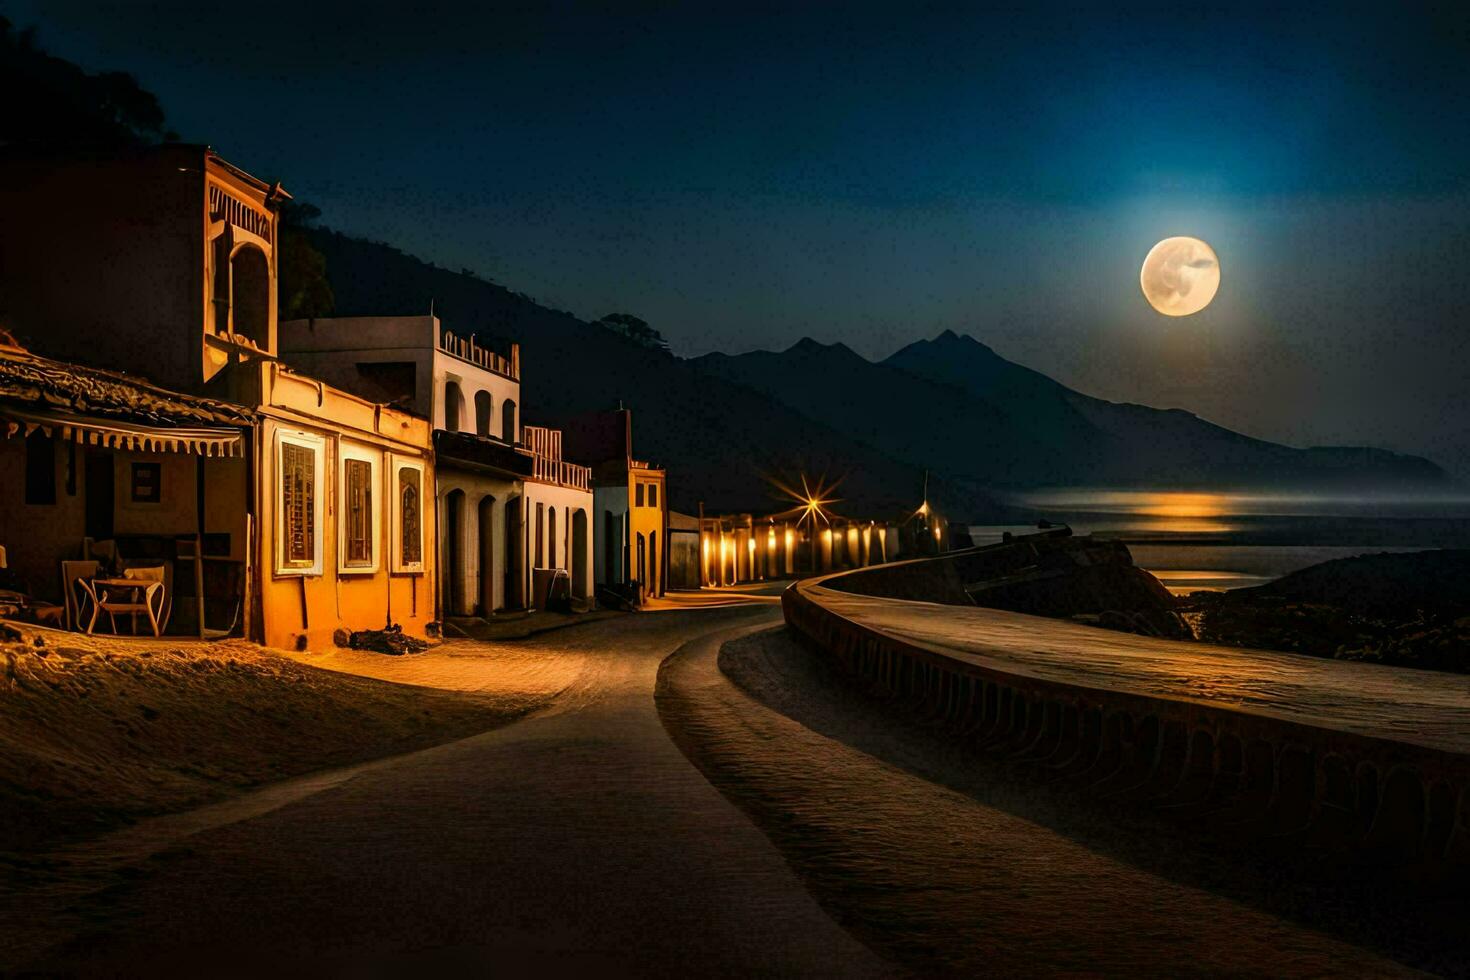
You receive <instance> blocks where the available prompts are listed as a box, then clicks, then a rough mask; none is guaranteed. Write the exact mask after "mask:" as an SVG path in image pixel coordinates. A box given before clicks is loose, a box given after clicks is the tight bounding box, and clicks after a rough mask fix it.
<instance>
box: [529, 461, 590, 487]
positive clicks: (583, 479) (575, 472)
mask: <svg viewBox="0 0 1470 980" xmlns="http://www.w3.org/2000/svg"><path fill="white" fill-rule="evenodd" d="M531 478H532V479H534V480H540V481H541V482H542V483H555V484H556V485H557V486H561V487H571V488H572V489H574V490H586V489H588V488H589V487H591V486H592V470H591V469H590V468H588V467H586V466H578V465H577V464H576V463H568V462H567V461H566V460H561V459H548V458H547V457H545V456H537V455H534V454H533V455H532V456H531Z"/></svg>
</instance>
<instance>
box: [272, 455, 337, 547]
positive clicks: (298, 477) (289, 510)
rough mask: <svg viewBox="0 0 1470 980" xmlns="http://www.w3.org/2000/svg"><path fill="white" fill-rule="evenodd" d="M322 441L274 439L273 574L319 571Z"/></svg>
mask: <svg viewBox="0 0 1470 980" xmlns="http://www.w3.org/2000/svg"><path fill="white" fill-rule="evenodd" d="M324 448H325V440H323V439H322V437H321V436H315V435H309V434H307V433H305V432H281V433H279V434H278V435H277V439H276V510H277V513H276V530H277V536H276V573H277V574H278V575H292V574H299V575H320V574H321V571H322V542H321V533H320V530H321V524H322V494H321V488H322V456H323V450H324Z"/></svg>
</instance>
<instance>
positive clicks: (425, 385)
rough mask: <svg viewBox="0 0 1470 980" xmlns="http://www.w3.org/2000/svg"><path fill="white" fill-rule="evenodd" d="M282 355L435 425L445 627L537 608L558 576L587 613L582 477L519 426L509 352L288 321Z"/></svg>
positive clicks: (411, 323) (391, 320) (361, 324)
mask: <svg viewBox="0 0 1470 980" xmlns="http://www.w3.org/2000/svg"><path fill="white" fill-rule="evenodd" d="M281 347H282V356H283V357H285V358H287V359H288V360H289V361H290V362H291V363H292V364H293V365H295V366H297V367H299V368H301V369H302V370H304V371H307V372H309V373H311V374H313V375H315V376H318V377H321V378H324V379H326V380H328V381H330V382H332V383H334V384H339V385H341V386H342V387H344V388H347V389H348V390H351V391H355V392H357V393H359V394H361V395H364V396H366V397H370V398H373V399H377V400H381V401H386V402H389V403H392V404H400V405H405V406H408V407H410V408H411V409H412V410H413V411H414V412H416V413H418V414H421V415H423V416H425V417H426V418H429V419H432V420H433V425H434V429H435V436H434V438H435V451H436V457H437V473H438V496H437V511H438V514H439V524H440V527H441V528H442V534H441V537H440V541H439V559H440V567H441V568H442V569H443V575H442V577H441V590H440V595H439V608H440V611H441V613H442V615H444V616H488V615H492V614H494V613H495V612H499V611H505V610H518V609H523V608H527V607H539V606H541V605H543V604H544V601H545V598H546V586H545V584H544V582H545V581H546V580H548V578H549V577H552V576H554V573H555V572H556V571H557V570H561V571H562V572H564V573H565V575H566V578H567V586H568V591H569V592H570V595H571V598H572V600H573V603H574V605H580V606H583V607H585V606H587V605H590V603H591V601H592V596H593V591H592V580H591V577H590V575H589V571H590V562H591V554H592V552H591V547H592V536H591V528H590V524H589V522H590V514H591V511H592V505H593V500H592V494H591V484H590V480H589V474H588V472H587V468H586V467H583V466H579V465H577V464H575V463H572V462H570V461H567V460H564V459H563V458H562V455H561V433H560V432H559V431H558V430H555V429H546V428H542V427H538V426H524V425H522V422H521V416H520V410H521V407H520V406H521V391H520V383H521V362H520V348H519V346H518V345H516V344H510V345H508V349H507V350H506V351H505V352H504V353H501V352H498V351H494V350H491V349H489V348H486V347H483V346H481V345H480V344H479V343H478V342H477V341H476V339H475V338H474V337H473V336H463V335H460V334H458V333H455V332H454V331H452V330H450V329H449V328H447V327H445V326H444V325H443V324H442V323H441V322H440V321H439V319H438V318H437V317H435V316H432V315H428V316H407V317H334V318H325V319H314V320H298V321H290V322H287V323H283V324H282V325H281ZM548 573H551V575H548ZM538 580H540V581H541V582H542V583H543V584H541V585H538Z"/></svg>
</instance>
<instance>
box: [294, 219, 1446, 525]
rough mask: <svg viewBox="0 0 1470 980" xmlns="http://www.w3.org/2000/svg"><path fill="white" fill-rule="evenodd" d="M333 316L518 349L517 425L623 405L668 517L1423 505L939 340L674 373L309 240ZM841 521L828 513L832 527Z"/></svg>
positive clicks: (834, 349) (1218, 430)
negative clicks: (810, 484)
mask: <svg viewBox="0 0 1470 980" xmlns="http://www.w3.org/2000/svg"><path fill="white" fill-rule="evenodd" d="M307 234H308V235H309V237H310V239H311V241H312V243H313V245H315V247H316V248H318V249H319V250H320V251H321V252H322V254H323V256H324V257H325V259H326V263H327V274H328V276H329V278H330V280H331V284H332V289H333V290H334V292H335V293H336V296H337V314H338V315H342V316H358V315H390V314H405V313H424V312H427V311H428V309H429V307H430V304H431V303H432V304H433V308H434V311H435V312H436V313H437V314H438V315H439V316H440V318H441V319H443V320H444V321H445V322H446V323H447V324H449V325H450V326H452V327H454V328H455V329H457V330H459V331H461V332H466V333H468V332H474V333H476V334H477V335H478V336H479V337H480V339H481V340H482V342H485V343H487V344H495V343H503V342H505V341H508V340H514V341H517V342H519V343H520V344H521V346H522V364H523V366H524V378H523V382H522V392H523V394H522V401H523V404H524V406H525V417H526V419H527V421H529V422H532V423H535V424H547V425H557V424H559V423H561V422H563V421H565V420H566V419H568V418H570V417H571V416H573V415H576V414H579V413H581V412H585V411H589V410H595V409H602V408H609V407H612V406H614V405H616V404H618V403H619V402H620V401H621V402H622V403H624V404H626V405H627V406H628V407H629V408H631V409H633V411H634V441H635V451H636V452H637V454H638V455H639V456H640V457H642V458H647V459H650V460H651V461H653V462H655V463H657V464H661V465H664V466H667V467H668V468H669V470H670V480H669V488H670V495H671V500H672V502H673V504H674V506H675V507H676V508H678V509H681V510H686V511H692V510H694V509H695V508H696V507H697V506H698V504H699V502H701V501H703V502H704V504H705V506H706V508H707V509H708V510H710V511H711V512H714V511H732V510H733V511H743V510H753V511H756V512H762V511H765V512H769V511H771V510H773V509H777V508H779V507H780V506H781V504H780V500H781V495H780V494H779V492H778V491H776V490H775V489H774V487H773V484H772V481H773V480H784V481H786V482H788V483H789V482H791V481H793V480H797V479H799V477H800V475H801V474H803V473H804V474H806V475H808V476H810V477H814V478H817V477H821V476H823V475H825V476H826V477H827V478H828V480H829V481H830V480H832V479H836V478H838V477H843V483H842V486H841V489H840V490H839V491H838V495H839V496H841V497H842V498H844V501H845V503H844V505H843V506H844V507H846V508H847V511H848V512H850V513H853V514H861V515H862V516H865V517H866V516H873V517H878V516H884V515H894V516H896V515H900V514H903V513H905V512H906V511H908V510H911V509H912V508H913V507H914V506H915V505H916V504H917V502H918V500H919V498H920V494H921V487H922V482H923V480H924V472H925V471H926V470H927V471H929V472H930V473H931V493H930V498H931V500H932V501H933V502H934V503H936V505H938V506H940V507H943V508H947V510H948V512H949V513H951V514H952V515H953V516H956V517H963V518H976V519H1003V518H1007V517H1010V518H1014V517H1015V516H1016V515H1015V514H1014V513H1010V512H1007V511H1006V509H1005V508H1003V507H1000V506H998V505H997V504H995V502H994V500H993V498H992V496H991V495H990V493H989V489H991V488H993V489H998V490H1009V489H1022V488H1028V487H1041V486H1049V487H1055V486H1130V485H1132V486H1151V487H1152V486H1158V487H1166V486H1190V485H1195V486H1210V487H1243V486H1270V487H1279V486H1287V485H1293V486H1311V487H1319V486H1323V485H1343V484H1351V485H1371V486H1375V487H1380V488H1381V487H1406V486H1413V487H1421V488H1422V487H1425V486H1431V485H1438V484H1443V483H1444V482H1445V481H1446V479H1447V478H1446V477H1445V474H1444V472H1443V471H1442V470H1441V469H1440V468H1439V467H1437V466H1435V465H1434V464H1433V463H1431V462H1429V461H1428V460H1424V459H1420V458H1418V457H1413V456H1402V455H1399V454H1396V453H1390V452H1386V451H1383V450H1376V449H1367V448H1352V447H1343V448H1313V449H1294V448H1291V447H1288V446H1281V445H1277V444H1274V443H1270V442H1265V441H1262V440H1258V439H1252V438H1250V437H1248V436H1244V435H1241V434H1239V433H1235V432H1231V431H1230V430H1228V429H1225V428H1222V427H1220V426H1216V425H1214V424H1212V423H1210V422H1207V421H1205V420H1203V419H1199V418H1197V417H1196V416H1194V415H1192V414H1190V413H1188V412H1184V411H1181V410H1178V409H1172V410H1161V409H1154V408H1149V407H1147V406H1142V405H1128V404H1118V403H1113V402H1107V401H1104V400H1102V399H1097V398H1093V397H1090V396H1087V395H1083V394H1081V393H1080V392H1076V391H1073V390H1072V389H1070V388H1067V387H1066V386H1065V385H1062V384H1061V383H1059V382H1057V381H1055V380H1053V379H1051V378H1049V377H1047V376H1046V375H1044V374H1041V373H1040V372H1037V371H1033V370H1031V369H1030V368H1026V367H1023V366H1021V365H1018V364H1015V363H1013V362H1011V361H1008V360H1006V359H1005V358H1002V357H1001V356H1000V355H998V354H996V353H995V352H994V351H993V350H991V349H990V348H989V347H987V346H985V345H984V344H982V343H980V342H979V341H977V340H975V339H973V338H970V337H961V336H959V335H957V334H955V333H953V332H950V331H946V332H945V333H942V334H940V335H939V336H938V337H936V338H934V339H933V340H922V341H917V342H915V343H913V344H910V345H908V346H907V347H905V348H903V349H902V350H900V351H898V352H896V353H895V354H893V355H892V356H890V357H888V358H886V359H884V360H882V361H879V362H876V363H875V362H872V361H869V360H867V359H866V358H864V357H862V356H861V355H859V354H857V353H856V352H855V351H853V350H852V349H850V348H848V347H847V346H846V345H843V344H831V345H827V344H820V343H817V342H816V341H813V340H811V339H803V340H802V341H800V342H798V343H796V344H794V345H792V346H791V347H790V348H788V349H786V350H784V351H779V352H772V351H756V352H752V353H748V354H740V355H728V354H709V355H705V356H703V357H698V358H693V359H682V358H678V357H675V356H673V355H670V354H668V353H666V352H663V351H658V350H650V349H648V348H647V347H643V346H640V345H638V344H635V343H632V342H631V341H629V340H627V339H626V338H623V337H620V336H618V335H617V334H616V333H614V332H612V331H610V330H608V329H606V328H604V327H602V326H599V325H597V324H593V323H588V322H586V321H583V320H580V319H578V318H577V317H575V316H573V315H571V314H570V313H566V312H562V311H557V310H552V309H549V308H547V307H545V306H542V305H541V304H539V303H537V302H536V301H535V300H533V299H531V298H530V297H528V296H524V295H522V294H519V293H515V292H513V291H511V290H509V289H506V288H505V287H503V286H500V285H496V284H494V283H491V282H487V281H485V280H483V279H480V278H477V277H476V276H474V275H472V274H470V273H468V272H452V271H450V270H447V269H441V268H438V267H437V266H434V265H431V264H429V263H426V262H423V261H421V260H419V259H416V258H414V257H412V256H409V255H406V254H404V253H402V252H400V251H398V250H397V249H394V248H392V247H391V246H388V245H383V244H379V243H373V242H368V241H364V240H362V239H358V238H353V237H350V236H347V235H343V234H340V233H337V232H333V231H330V230H327V229H321V228H316V229H310V230H309V231H308V232H307ZM841 509H842V508H841V507H839V510H841Z"/></svg>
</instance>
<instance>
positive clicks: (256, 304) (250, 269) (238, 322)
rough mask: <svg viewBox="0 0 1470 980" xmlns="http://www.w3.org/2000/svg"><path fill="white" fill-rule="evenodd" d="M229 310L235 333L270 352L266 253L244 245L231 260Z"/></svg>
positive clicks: (269, 277)
mask: <svg viewBox="0 0 1470 980" xmlns="http://www.w3.org/2000/svg"><path fill="white" fill-rule="evenodd" d="M230 309H231V311H232V313H233V319H234V330H235V333H237V334H240V335H241V336H243V337H246V338H247V339H249V340H250V342H251V343H253V344H255V346H256V347H259V348H260V349H261V350H269V349H270V340H271V338H270V329H271V268H270V262H269V261H267V260H266V257H265V253H264V252H262V251H261V250H260V249H258V248H256V247H255V246H254V245H243V246H241V247H240V248H239V249H238V250H236V252H235V254H234V256H232V257H231V258H230Z"/></svg>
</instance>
